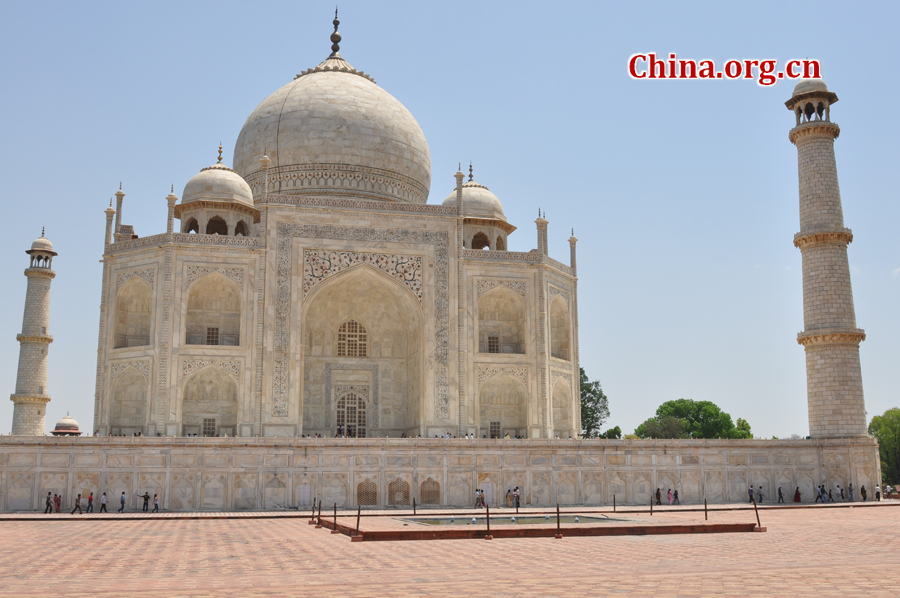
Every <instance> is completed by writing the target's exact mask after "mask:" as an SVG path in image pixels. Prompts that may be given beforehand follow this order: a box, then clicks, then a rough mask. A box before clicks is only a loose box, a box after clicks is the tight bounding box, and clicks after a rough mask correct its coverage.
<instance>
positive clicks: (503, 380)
mask: <svg viewBox="0 0 900 598" xmlns="http://www.w3.org/2000/svg"><path fill="white" fill-rule="evenodd" d="M525 397H526V393H525V386H524V385H523V384H522V382H521V381H519V380H518V379H517V378H515V377H513V376H511V375H509V374H496V375H494V376H491V377H490V378H488V379H487V380H485V382H484V384H482V385H481V389H480V390H479V392H478V403H479V411H480V412H479V425H480V427H481V434H482V435H483V436H487V437H488V438H502V437H504V436H505V435H506V434H509V435H510V436H515V435H520V436H525V426H526V425H527V423H528V422H527V416H526V404H525Z"/></svg>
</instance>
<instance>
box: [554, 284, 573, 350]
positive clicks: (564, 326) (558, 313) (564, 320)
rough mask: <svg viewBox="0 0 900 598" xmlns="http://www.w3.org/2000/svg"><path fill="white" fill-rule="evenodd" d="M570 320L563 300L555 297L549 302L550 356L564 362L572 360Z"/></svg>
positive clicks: (558, 296)
mask: <svg viewBox="0 0 900 598" xmlns="http://www.w3.org/2000/svg"><path fill="white" fill-rule="evenodd" d="M570 329H571V320H570V318H569V307H568V306H567V305H566V301H565V299H563V298H562V296H560V295H557V296H556V297H554V298H553V301H551V302H550V355H551V357H556V358H557V359H564V360H565V361H571V360H572V343H571V340H570V338H569V337H570V333H569V331H570Z"/></svg>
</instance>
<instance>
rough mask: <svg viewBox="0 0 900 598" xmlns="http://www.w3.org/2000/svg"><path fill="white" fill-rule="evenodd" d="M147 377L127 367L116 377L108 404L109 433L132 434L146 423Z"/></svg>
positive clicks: (141, 429) (140, 429)
mask: <svg viewBox="0 0 900 598" xmlns="http://www.w3.org/2000/svg"><path fill="white" fill-rule="evenodd" d="M148 396H149V389H148V383H147V379H146V378H144V375H143V374H141V372H139V371H138V370H136V369H135V368H132V367H129V368H127V369H126V370H125V371H124V372H122V374H121V375H120V376H119V377H118V378H117V379H116V381H115V384H114V385H113V391H112V396H111V397H110V404H109V433H110V434H114V435H118V434H125V435H129V436H130V435H132V434H135V433H137V432H143V430H144V424H146V423H147V412H148V407H147V402H148V401H147V400H148Z"/></svg>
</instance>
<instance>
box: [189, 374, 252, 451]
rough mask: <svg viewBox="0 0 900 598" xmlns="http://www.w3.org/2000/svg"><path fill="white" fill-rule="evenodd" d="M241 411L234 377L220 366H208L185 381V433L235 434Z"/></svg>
mask: <svg viewBox="0 0 900 598" xmlns="http://www.w3.org/2000/svg"><path fill="white" fill-rule="evenodd" d="M238 412H239V405H238V387H237V383H236V382H235V380H234V378H233V377H232V376H231V375H229V374H227V373H226V372H225V371H224V370H222V369H221V368H219V367H216V366H212V365H210V366H207V367H204V368H202V369H200V370H198V371H196V372H194V373H193V374H191V376H190V377H189V378H188V379H187V380H186V381H185V383H184V387H183V391H182V396H181V423H182V432H183V433H184V434H185V435H188V434H197V435H202V436H216V435H220V436H224V435H225V434H227V435H228V436H234V435H235V428H236V427H237V418H238Z"/></svg>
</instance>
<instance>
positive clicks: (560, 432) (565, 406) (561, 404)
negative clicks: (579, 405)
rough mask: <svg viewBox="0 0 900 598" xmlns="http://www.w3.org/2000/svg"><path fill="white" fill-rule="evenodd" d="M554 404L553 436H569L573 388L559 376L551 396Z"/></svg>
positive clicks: (571, 427)
mask: <svg viewBox="0 0 900 598" xmlns="http://www.w3.org/2000/svg"><path fill="white" fill-rule="evenodd" d="M551 404H552V405H553V436H559V437H560V438H568V437H569V436H570V435H571V433H572V429H573V428H574V426H573V424H572V390H571V389H570V388H569V385H568V384H566V383H565V381H564V380H563V379H562V378H557V380H556V384H554V385H553V395H552V398H551Z"/></svg>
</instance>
